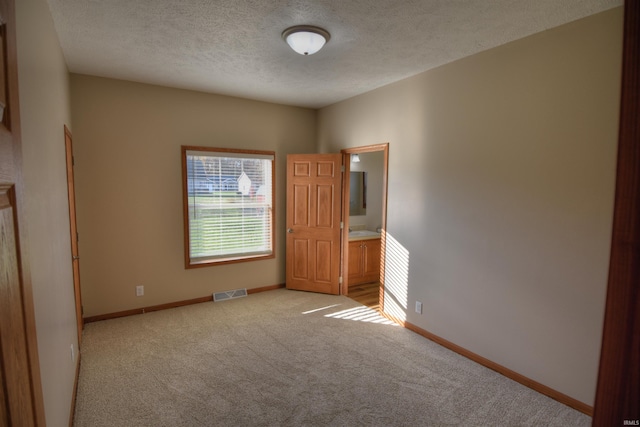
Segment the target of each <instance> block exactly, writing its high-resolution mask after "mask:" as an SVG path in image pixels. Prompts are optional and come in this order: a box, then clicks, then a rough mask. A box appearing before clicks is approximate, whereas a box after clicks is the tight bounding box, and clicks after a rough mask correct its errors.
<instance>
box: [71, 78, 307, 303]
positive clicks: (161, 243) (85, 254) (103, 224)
mask: <svg viewBox="0 0 640 427" xmlns="http://www.w3.org/2000/svg"><path fill="white" fill-rule="evenodd" d="M71 98H72V106H73V107H72V113H73V118H74V123H75V127H74V144H75V155H76V185H77V197H78V229H79V233H80V254H81V264H80V268H81V277H82V298H83V304H84V309H85V316H94V315H98V314H105V313H113V312H118V311H122V310H128V309H133V308H138V307H145V306H151V305H156V304H164V303H170V302H175V301H181V300H188V299H192V298H199V297H204V296H208V295H211V293H213V292H218V291H226V290H230V289H237V288H249V289H251V288H258V287H264V286H271V285H277V284H283V283H284V281H285V271H284V265H285V263H284V234H283V233H284V222H285V209H284V203H285V185H284V184H285V177H286V155H287V154H289V153H309V152H313V151H314V150H315V135H316V112H315V111H314V110H310V109H304V108H295V107H287V106H281V105H275V104H269V103H263V102H257V101H250V100H245V99H238V98H231V97H225V96H218V95H207V94H202V93H197V92H190V91H184V90H177V89H168V88H162V87H158V86H151V85H145V84H138V83H131V82H123V81H117V80H110V79H103V78H97V77H89V76H84V75H72V76H71ZM181 145H202V146H211V147H234V148H243V149H260V150H274V151H276V187H275V188H276V197H277V200H276V258H275V259H270V260H263V261H254V262H249V263H237V264H227V265H220V266H215V267H206V268H198V269H190V270H185V268H184V244H183V228H182V227H183V222H182V221H183V218H182V184H181V173H182V172H181V162H180V146H181ZM136 285H143V286H144V287H145V295H144V296H143V297H136V295H135V286H136Z"/></svg>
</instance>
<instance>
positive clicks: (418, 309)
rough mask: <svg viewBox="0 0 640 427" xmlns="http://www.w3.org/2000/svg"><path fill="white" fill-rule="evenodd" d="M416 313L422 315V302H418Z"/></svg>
mask: <svg viewBox="0 0 640 427" xmlns="http://www.w3.org/2000/svg"><path fill="white" fill-rule="evenodd" d="M416 313H418V314H422V303H421V302H420V301H416Z"/></svg>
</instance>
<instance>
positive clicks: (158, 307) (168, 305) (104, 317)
mask: <svg viewBox="0 0 640 427" xmlns="http://www.w3.org/2000/svg"><path fill="white" fill-rule="evenodd" d="M284 287H285V285H284V283H282V284H279V285H271V286H264V287H261V288H253V289H247V294H249V295H251V294H257V293H259V292H265V291H272V290H274V289H280V288H284ZM209 301H213V295H209V296H206V297H200V298H193V299H189V300H183V301H175V302H169V303H166V304H158V305H151V306H147V307H141V308H134V309H131V310H124V311H118V312H115V313H107V314H99V315H97V316H90V317H85V318H84V323H85V324H86V323H92V322H99V321H102V320H109V319H117V318H118V317H127V316H133V315H136V314H144V313H150V312H152V311H160V310H167V309H170V308H176V307H183V306H186V305H192V304H200V303H202V302H209Z"/></svg>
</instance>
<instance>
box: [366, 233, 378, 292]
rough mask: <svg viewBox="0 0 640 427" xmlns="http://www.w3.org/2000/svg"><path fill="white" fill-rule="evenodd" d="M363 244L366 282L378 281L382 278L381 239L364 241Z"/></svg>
mask: <svg viewBox="0 0 640 427" xmlns="http://www.w3.org/2000/svg"><path fill="white" fill-rule="evenodd" d="M362 243H363V248H362V250H363V255H362V259H363V261H364V265H363V267H362V274H363V276H364V280H365V281H366V282H375V281H378V279H379V278H380V249H381V243H380V239H368V240H363V241H362Z"/></svg>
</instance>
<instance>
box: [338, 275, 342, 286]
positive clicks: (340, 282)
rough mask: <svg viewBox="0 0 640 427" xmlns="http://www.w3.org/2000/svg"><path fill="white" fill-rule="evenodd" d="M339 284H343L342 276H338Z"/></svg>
mask: <svg viewBox="0 0 640 427" xmlns="http://www.w3.org/2000/svg"><path fill="white" fill-rule="evenodd" d="M338 284H340V285H342V276H340V277H338Z"/></svg>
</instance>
